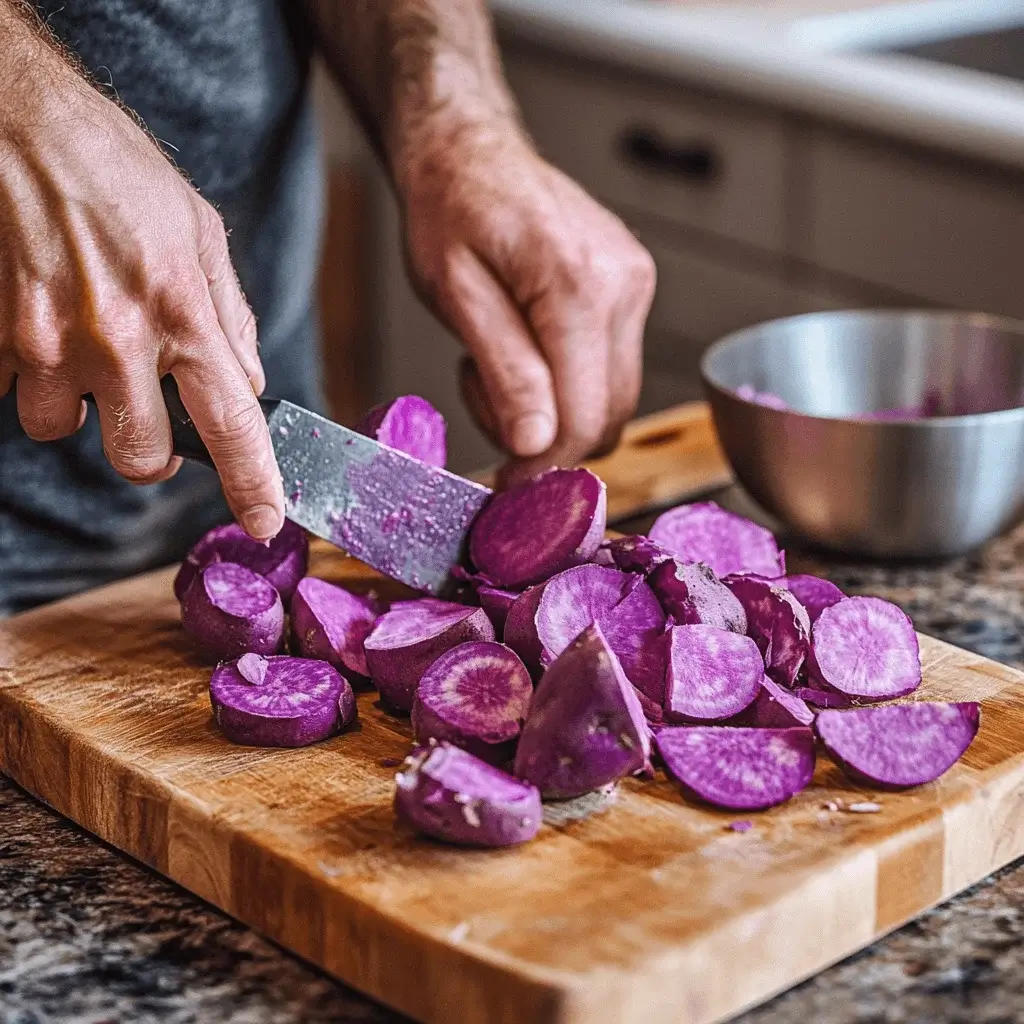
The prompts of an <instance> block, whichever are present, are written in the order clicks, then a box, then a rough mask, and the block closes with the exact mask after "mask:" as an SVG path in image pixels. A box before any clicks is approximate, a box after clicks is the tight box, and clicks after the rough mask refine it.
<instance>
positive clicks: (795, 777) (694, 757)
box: [655, 726, 814, 811]
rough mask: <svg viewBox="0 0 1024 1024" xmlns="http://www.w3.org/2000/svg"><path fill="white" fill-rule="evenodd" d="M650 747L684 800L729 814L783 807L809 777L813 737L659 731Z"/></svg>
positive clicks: (705, 729)
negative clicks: (681, 789) (713, 807)
mask: <svg viewBox="0 0 1024 1024" xmlns="http://www.w3.org/2000/svg"><path fill="white" fill-rule="evenodd" d="M655 743H656V744H657V747H658V752H659V753H660V754H661V758H662V760H663V761H664V763H665V770H666V772H667V773H668V774H669V775H670V776H671V777H672V778H674V779H675V780H676V781H677V782H678V783H679V784H680V786H681V787H682V788H683V790H684V791H685V792H686V793H687V794H688V795H689V796H692V797H695V798H696V799H698V800H703V801H704V802H705V803H709V804H712V805H713V806H715V807H723V808H727V809H729V810H736V811H758V810H763V809H765V808H767V807H774V806H775V805H776V804H781V803H784V802H785V801H786V800H788V799H789V798H790V797H792V796H794V795H795V794H796V793H799V792H800V790H802V789H803V788H804V787H805V786H806V785H807V784H808V783H809V782H810V781H811V777H812V776H813V775H814V733H813V732H812V731H811V730H810V729H807V728H795V729H745V728H731V727H729V726H697V727H682V728H674V729H673V728H664V729H659V730H658V732H657V735H656V736H655Z"/></svg>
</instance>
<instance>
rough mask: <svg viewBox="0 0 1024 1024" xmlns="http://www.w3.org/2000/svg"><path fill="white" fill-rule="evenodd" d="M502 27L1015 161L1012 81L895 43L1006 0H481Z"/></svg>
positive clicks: (993, 25)
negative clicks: (905, 51) (912, 53)
mask: <svg viewBox="0 0 1024 1024" xmlns="http://www.w3.org/2000/svg"><path fill="white" fill-rule="evenodd" d="M491 6H492V7H493V9H494V12H495V16H496V19H497V22H498V25H499V27H500V28H501V30H502V32H503V33H504V34H505V35H506V37H507V38H508V39H511V40H520V41H523V42H527V43H535V44H540V45H542V46H550V47H554V48H555V49H556V50H557V51H558V52H559V53H562V54H577V55H579V56H581V57H588V58H591V59H594V60H598V61H602V62H605V63H609V64H613V65H615V64H617V65H619V66H621V67H623V68H626V69H630V70H637V71H644V72H647V73H649V74H652V75H655V76H657V77H659V78H662V79H664V80H665V81H673V80H676V81H679V82H682V83H685V84H687V85H691V86H697V87H700V88H708V89H713V90H715V91H716V92H724V93H730V94H732V95H736V96H740V97H745V98H747V99H750V100H754V101H757V102H758V103H766V104H769V105H772V106H777V107H779V108H781V109H785V110H790V111H794V112H799V113H802V114H807V115H810V116H812V117H816V118H821V119H823V120H826V121H829V122H834V123H839V124H847V125H850V126H852V127H855V128H860V129H866V130H868V131H871V132H880V133H882V134H884V135H886V136H889V137H897V138H900V139H904V140H906V141H909V142H912V143H916V144H919V145H924V146H928V147H934V148H937V149H940V150H947V151H955V152H958V153H960V154H962V155H965V156H968V157H973V158H975V159H981V160H985V161H996V162H999V163H1002V164H1004V165H1008V166H1011V167H1014V168H1020V167H1024V129H1022V125H1024V86H1022V85H1021V83H1020V82H1016V81H1012V80H1010V79H1009V78H1001V77H997V76H995V75H983V74H977V73H974V72H970V71H965V70H963V69H960V68H957V67H953V66H946V65H943V64H939V63H934V62H932V61H925V60H918V59H914V58H911V57H907V56H904V55H901V54H899V53H896V52H892V51H894V50H897V49H899V48H901V47H903V46H906V45H908V44H911V45H912V44H915V43H920V42H928V41H932V40H935V39H941V38H945V37H950V36H961V35H969V34H971V33H980V32H985V31H990V30H998V29H1001V28H1006V27H1009V26H1013V25H1020V24H1021V10H1020V4H1019V3H1018V2H1017V0H928V2H926V3H921V2H919V0H771V2H764V0H491Z"/></svg>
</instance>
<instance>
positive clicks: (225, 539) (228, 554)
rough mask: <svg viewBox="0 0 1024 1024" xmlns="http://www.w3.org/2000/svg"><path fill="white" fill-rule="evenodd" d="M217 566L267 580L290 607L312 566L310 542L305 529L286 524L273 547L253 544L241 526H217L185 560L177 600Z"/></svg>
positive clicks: (176, 582) (176, 584)
mask: <svg viewBox="0 0 1024 1024" xmlns="http://www.w3.org/2000/svg"><path fill="white" fill-rule="evenodd" d="M213 562H234V563H236V564H237V565H244V566H245V567H246V568H247V569H251V570H252V571H253V572H258V573H259V574H260V575H261V576H263V577H265V578H266V579H267V580H268V582H270V583H271V584H272V585H273V586H274V587H275V588H276V589H277V591H278V593H279V594H280V595H281V601H282V602H283V603H284V604H285V605H287V604H288V602H289V601H290V600H291V596H292V594H293V593H294V592H295V588H296V587H297V586H298V585H299V580H301V579H302V577H303V576H305V575H306V569H307V567H308V565H309V538H308V537H307V536H306V531H305V530H303V529H302V527H301V526H296V525H295V523H293V522H291V521H289V520H285V524H284V526H283V527H282V528H281V532H280V533H279V534H278V535H277V536H276V537H275V538H274V539H273V540H272V541H270V543H269V544H262V543H260V542H259V541H258V540H253V539H252V537H250V536H249V535H248V534H247V533H246V532H245V530H243V529H242V528H241V527H240V526H239V525H238V524H237V523H231V524H229V525H228V526H217V527H214V528H213V529H212V530H210V531H209V532H208V533H206V534H204V535H203V536H202V537H201V538H200V539H199V540H198V541H197V542H196V544H195V546H194V547H193V548H192V550H191V551H189V553H188V554H187V555H186V556H185V561H184V562H182V563H181V568H180V569H179V570H178V575H177V576H175V577H174V596H175V597H176V598H177V599H178V600H179V601H183V600H184V599H185V592H186V591H187V590H188V588H189V586H191V584H192V581H193V580H194V579H195V577H196V575H197V574H198V573H199V571H200V570H201V569H205V568H206V566H208V565H210V564H211V563H213Z"/></svg>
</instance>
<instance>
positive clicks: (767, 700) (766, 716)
mask: <svg viewBox="0 0 1024 1024" xmlns="http://www.w3.org/2000/svg"><path fill="white" fill-rule="evenodd" d="M813 721H814V712H813V711H812V710H811V709H810V708H809V707H808V706H807V704H806V702H805V701H803V700H801V699H800V697H798V696H797V695H796V694H795V693H793V692H792V691H790V690H786V689H784V688H783V687H781V686H779V685H778V683H774V682H772V680H771V679H769V678H768V677H767V676H765V678H764V679H763V680H762V681H761V692H760V693H759V694H758V695H757V699H756V700H755V701H754V703H753V704H751V705H750V707H749V708H747V710H746V711H744V712H743V713H742V714H741V715H740V721H738V722H737V723H736V724H737V725H749V726H752V727H754V728H757V729H790V728H793V727H795V726H808V725H810V724H811V723H812V722H813Z"/></svg>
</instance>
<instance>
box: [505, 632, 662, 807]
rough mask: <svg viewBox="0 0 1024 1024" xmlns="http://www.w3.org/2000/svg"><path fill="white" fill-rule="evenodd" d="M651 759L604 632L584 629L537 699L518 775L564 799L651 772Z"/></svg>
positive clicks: (643, 727) (639, 713)
mask: <svg viewBox="0 0 1024 1024" xmlns="http://www.w3.org/2000/svg"><path fill="white" fill-rule="evenodd" d="M650 752H651V751H650V731H649V729H648V727H647V723H646V721H645V720H644V714H643V710H642V709H641V707H640V702H639V700H638V699H637V696H636V692H635V691H634V689H633V686H632V684H631V683H630V682H629V680H628V679H627V678H626V676H625V673H624V672H623V671H622V667H621V666H620V665H619V659H618V658H616V656H615V654H614V653H613V652H612V650H611V648H610V647H609V646H608V642H607V641H606V640H605V638H604V634H603V633H602V632H601V627H600V626H598V625H597V624H596V623H595V624H594V625H592V626H588V627H587V628H586V629H585V630H584V631H583V633H582V634H581V635H580V636H579V637H578V638H577V639H576V640H575V641H574V642H573V643H572V644H571V645H570V646H569V647H568V648H566V650H565V651H564V652H563V653H562V655H561V656H560V657H559V658H558V659H557V660H556V661H555V662H554V664H553V665H551V667H550V668H549V669H548V670H547V671H546V672H545V673H544V677H543V678H542V679H541V681H540V685H539V686H538V687H537V689H536V690H535V691H534V695H533V699H532V700H531V702H530V708H529V711H528V712H527V716H526V725H525V726H524V727H523V732H522V735H521V736H520V737H519V746H518V748H517V750H516V759H515V774H516V775H517V776H518V777H519V778H521V779H525V780H526V781H527V782H530V783H532V784H533V785H535V786H537V788H538V789H539V790H540V791H541V793H542V794H543V795H544V796H545V797H550V798H553V799H565V798H570V797H576V796H582V795H583V794H584V793H588V792H590V790H593V789H598V788H599V787H601V786H605V785H608V784H610V783H613V782H616V781H617V780H619V779H621V778H624V777H625V776H627V775H634V774H636V773H637V772H641V771H645V770H648V769H649V765H650Z"/></svg>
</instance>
